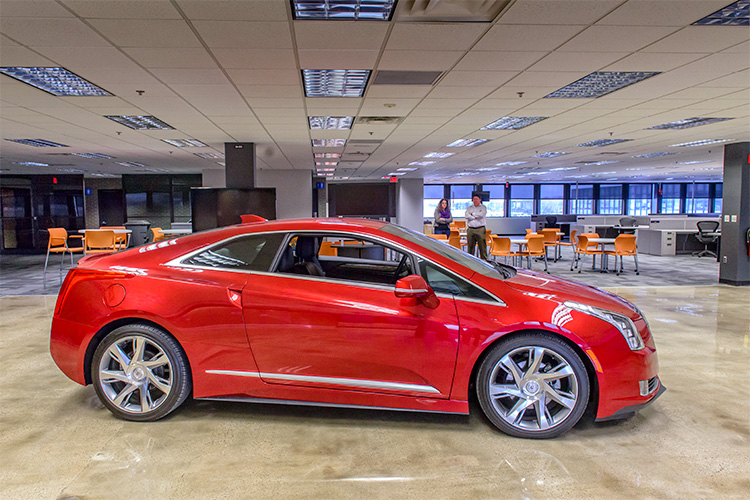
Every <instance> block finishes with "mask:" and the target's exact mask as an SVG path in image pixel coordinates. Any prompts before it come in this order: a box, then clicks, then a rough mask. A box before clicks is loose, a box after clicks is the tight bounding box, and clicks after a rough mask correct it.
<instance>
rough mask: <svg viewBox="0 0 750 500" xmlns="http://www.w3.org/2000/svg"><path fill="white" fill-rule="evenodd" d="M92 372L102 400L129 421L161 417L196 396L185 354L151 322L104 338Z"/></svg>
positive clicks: (116, 331)
mask: <svg viewBox="0 0 750 500" xmlns="http://www.w3.org/2000/svg"><path fill="white" fill-rule="evenodd" d="M91 372H92V380H93V382H94V388H95V390H96V394H97V395H98V396H99V399H100V400H101V401H102V403H104V406H106V407H107V408H108V409H109V411H111V412H112V413H113V414H115V416H117V417H119V418H122V419H125V420H134V421H139V422H146V421H153V420H158V419H160V418H163V417H165V416H166V415H168V414H169V413H171V412H172V411H174V410H175V409H176V408H177V407H178V406H180V405H181V404H182V403H183V402H184V401H185V399H186V398H187V397H188V395H189V394H190V387H191V378H190V370H189V368H188V362H187V358H186V356H185V353H184V352H183V350H182V348H181V347H180V346H179V344H178V343H177V341H175V339H174V338H172V337H171V336H170V335H168V334H167V333H165V332H164V331H162V330H160V329H158V328H155V327H153V326H150V325H143V324H132V325H125V326H122V327H120V328H117V329H116V330H114V331H112V332H111V333H110V334H109V335H107V336H106V337H104V340H102V342H101V343H100V344H99V346H98V347H97V349H96V351H95V352H94V358H93V361H92V363H91Z"/></svg>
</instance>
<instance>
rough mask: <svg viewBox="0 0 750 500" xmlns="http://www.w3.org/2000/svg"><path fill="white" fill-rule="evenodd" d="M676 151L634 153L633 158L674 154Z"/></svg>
mask: <svg viewBox="0 0 750 500" xmlns="http://www.w3.org/2000/svg"><path fill="white" fill-rule="evenodd" d="M675 154H677V153H668V152H666V151H665V152H659V153H646V154H642V155H635V156H633V158H656V157H657V156H667V155H675Z"/></svg>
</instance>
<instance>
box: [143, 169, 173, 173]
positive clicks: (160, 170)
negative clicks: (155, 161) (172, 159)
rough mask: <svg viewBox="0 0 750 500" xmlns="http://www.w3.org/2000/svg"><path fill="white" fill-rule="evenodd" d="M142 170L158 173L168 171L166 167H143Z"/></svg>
mask: <svg viewBox="0 0 750 500" xmlns="http://www.w3.org/2000/svg"><path fill="white" fill-rule="evenodd" d="M143 172H152V173H159V174H166V173H169V172H170V171H169V170H167V169H166V168H144V169H143Z"/></svg>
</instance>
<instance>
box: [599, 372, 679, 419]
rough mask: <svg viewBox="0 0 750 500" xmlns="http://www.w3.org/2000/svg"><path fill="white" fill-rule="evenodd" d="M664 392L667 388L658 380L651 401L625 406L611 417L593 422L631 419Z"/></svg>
mask: <svg viewBox="0 0 750 500" xmlns="http://www.w3.org/2000/svg"><path fill="white" fill-rule="evenodd" d="M666 390H667V388H666V387H664V384H662V383H661V380H659V389H657V391H656V392H655V393H654V394H653V396H652V397H651V399H649V400H648V401H646V402H644V403H640V404H637V405H631V406H625V407H623V408H620V409H619V410H617V411H616V412H614V413H613V414H612V415H610V416H608V417H602V418H597V419H596V420H595V422H606V421H608V420H620V419H623V418H629V417H632V416H633V415H635V414H636V413H638V412H639V411H641V410H642V409H643V408H645V407H647V406H648V405H650V404H651V403H653V402H654V401H656V400H657V399H658V398H659V396H661V395H662V394H663V393H664V391H666Z"/></svg>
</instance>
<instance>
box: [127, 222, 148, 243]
mask: <svg viewBox="0 0 750 500" xmlns="http://www.w3.org/2000/svg"><path fill="white" fill-rule="evenodd" d="M125 227H126V228H128V229H130V230H131V231H133V232H132V233H130V246H131V247H138V246H141V245H145V244H146V242H147V241H148V233H149V229H151V223H150V222H149V221H147V220H130V219H129V220H128V221H127V222H126V223H125Z"/></svg>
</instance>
